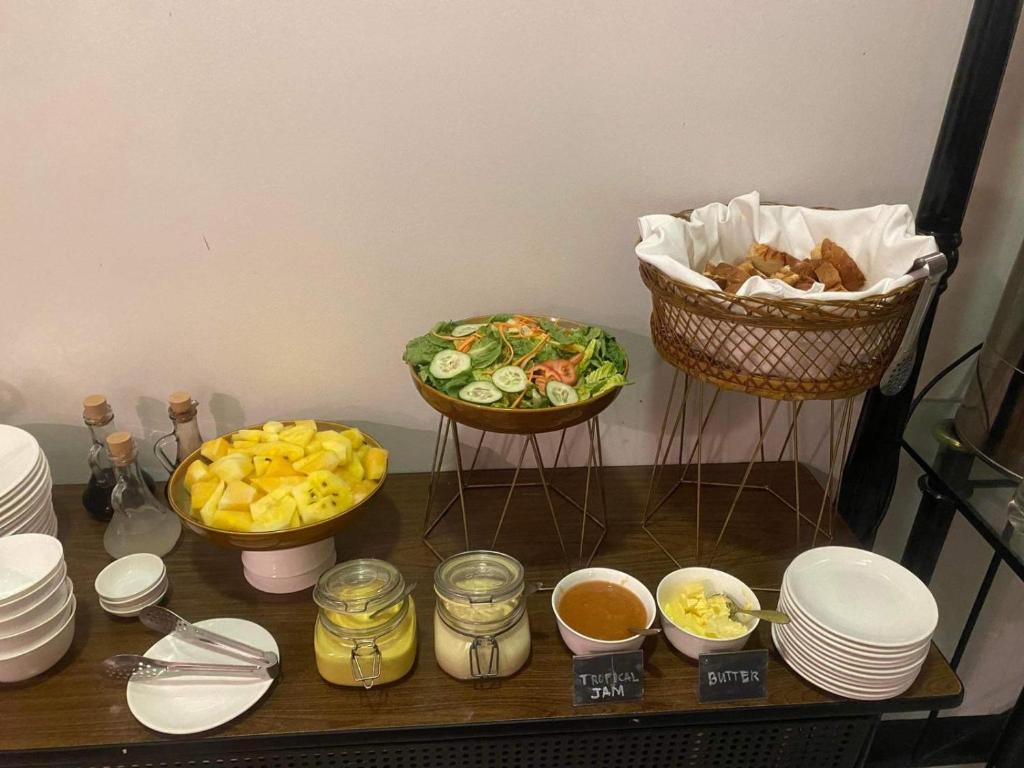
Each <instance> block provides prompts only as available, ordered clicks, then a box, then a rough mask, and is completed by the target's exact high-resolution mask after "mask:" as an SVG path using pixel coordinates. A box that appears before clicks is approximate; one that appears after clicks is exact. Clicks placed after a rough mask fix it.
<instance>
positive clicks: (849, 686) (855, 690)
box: [772, 624, 920, 701]
mask: <svg viewBox="0 0 1024 768" xmlns="http://www.w3.org/2000/svg"><path fill="white" fill-rule="evenodd" d="M772 640H773V641H774V643H775V648H776V650H778V652H779V654H780V655H781V656H782V658H783V660H784V661H785V662H786V664H787V665H789V667H790V668H791V669H792V670H793V671H794V672H796V673H797V674H798V675H800V677H802V678H804V679H805V680H807V681H808V682H809V683H811V684H812V685H816V686H818V687H819V688H822V689H824V690H826V691H829V692H830V693H834V694H836V695H838V696H845V697H846V698H849V699H860V700H864V701H879V700H882V699H891V698H892V697H893V696H899V695H900V694H901V693H903V692H904V691H906V690H907V689H908V688H909V687H910V686H911V685H913V683H914V680H916V679H917V674H918V673H919V672H920V670H918V672H917V673H915V674H913V675H906V676H903V677H900V678H897V679H894V680H891V681H889V684H888V685H887V686H880V687H867V686H864V685H859V684H857V683H851V682H848V681H846V680H842V679H840V678H838V677H837V676H835V675H834V674H831V673H828V672H824V671H822V670H821V669H820V668H819V667H816V666H814V665H810V664H807V663H806V662H805V661H803V660H802V659H801V658H800V656H799V655H797V654H794V653H793V651H792V649H791V648H790V647H789V646H788V645H787V644H786V641H785V640H784V639H782V638H780V636H779V633H778V625H777V624H773V625H772Z"/></svg>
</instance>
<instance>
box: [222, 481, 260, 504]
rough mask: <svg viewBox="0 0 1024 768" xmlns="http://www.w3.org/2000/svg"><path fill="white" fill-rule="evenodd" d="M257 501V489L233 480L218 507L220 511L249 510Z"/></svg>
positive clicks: (225, 490)
mask: <svg viewBox="0 0 1024 768" xmlns="http://www.w3.org/2000/svg"><path fill="white" fill-rule="evenodd" d="M255 500H256V489H255V488H253V487H252V486H251V485H249V484H248V483H245V482H242V481H241V480H232V481H231V482H229V483H228V485H227V488H225V489H224V494H223V495H222V496H221V498H220V503H219V504H218V505H217V507H218V508H219V509H230V510H240V509H244V510H248V509H249V505H250V504H252V503H253V501H255Z"/></svg>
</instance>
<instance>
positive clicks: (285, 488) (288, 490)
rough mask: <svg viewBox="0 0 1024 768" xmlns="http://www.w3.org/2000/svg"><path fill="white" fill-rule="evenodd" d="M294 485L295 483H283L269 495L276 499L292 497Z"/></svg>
mask: <svg viewBox="0 0 1024 768" xmlns="http://www.w3.org/2000/svg"><path fill="white" fill-rule="evenodd" d="M294 487H295V486H294V485H282V486H281V487H280V488H275V489H274V490H272V491H271V492H270V493H268V494H267V495H268V496H269V497H270V498H272V499H274V500H275V501H280V500H281V499H283V498H285V497H290V496H291V495H292V488H294Z"/></svg>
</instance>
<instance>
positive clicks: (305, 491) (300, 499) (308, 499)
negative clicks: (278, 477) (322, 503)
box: [291, 480, 320, 510]
mask: <svg viewBox="0 0 1024 768" xmlns="http://www.w3.org/2000/svg"><path fill="white" fill-rule="evenodd" d="M291 494H292V498H293V499H295V502H296V503H297V504H298V505H299V509H300V510H301V509H302V508H303V507H308V506H309V505H310V504H313V503H315V502H316V501H318V500H319V498H320V497H319V496H317V495H316V492H315V491H314V490H313V486H311V485H310V484H309V480H303V481H302V482H301V483H299V484H298V485H293V486H292V490H291Z"/></svg>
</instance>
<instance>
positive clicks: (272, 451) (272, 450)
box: [253, 440, 305, 461]
mask: <svg viewBox="0 0 1024 768" xmlns="http://www.w3.org/2000/svg"><path fill="white" fill-rule="evenodd" d="M253 451H254V452H255V454H256V455H257V456H273V457H277V456H280V457H281V458H284V459H288V461H297V460H298V459H301V458H302V457H303V455H304V454H305V451H303V450H302V447H301V446H298V445H292V444H291V443H286V442H285V441H284V440H280V441H278V442H276V443H260V444H259V445H257V446H255V447H254V448H253Z"/></svg>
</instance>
